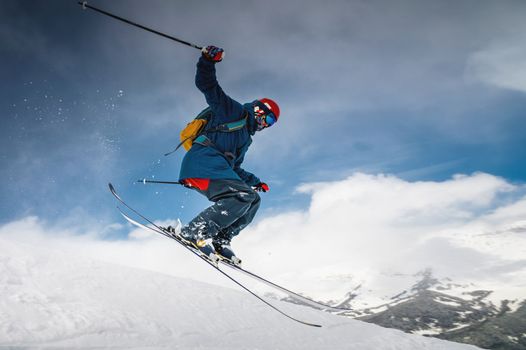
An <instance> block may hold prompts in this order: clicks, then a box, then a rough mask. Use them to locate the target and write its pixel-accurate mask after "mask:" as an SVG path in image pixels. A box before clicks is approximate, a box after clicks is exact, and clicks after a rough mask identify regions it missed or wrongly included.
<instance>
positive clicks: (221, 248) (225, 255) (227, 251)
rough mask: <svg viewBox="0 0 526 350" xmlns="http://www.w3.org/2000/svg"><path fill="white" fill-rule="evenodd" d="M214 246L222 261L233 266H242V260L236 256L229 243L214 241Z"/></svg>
mask: <svg viewBox="0 0 526 350" xmlns="http://www.w3.org/2000/svg"><path fill="white" fill-rule="evenodd" d="M212 245H213V246H214V249H215V251H216V254H217V256H219V258H220V259H221V260H225V261H227V262H228V263H231V264H232V265H236V266H241V259H239V258H238V257H237V256H236V254H235V253H234V251H233V250H232V247H231V246H230V242H229V241H226V240H219V241H218V240H214V241H212Z"/></svg>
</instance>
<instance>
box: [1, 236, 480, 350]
mask: <svg viewBox="0 0 526 350" xmlns="http://www.w3.org/2000/svg"><path fill="white" fill-rule="evenodd" d="M272 302H274V303H277V305H279V307H282V308H283V309H285V310H286V311H287V312H290V313H291V314H293V315H294V316H296V317H298V318H302V319H305V320H307V321H312V322H319V323H321V324H322V325H323V328H321V329H316V328H312V327H307V326H303V325H300V324H296V323H294V322H292V321H291V320H289V319H287V318H284V317H283V316H281V315H280V314H278V313H276V312H275V311H273V310H271V309H269V308H267V307H265V306H264V305H262V304H261V303H260V302H258V301H257V300H256V299H254V298H253V297H252V296H250V295H247V294H246V293H244V292H241V291H237V290H233V289H229V288H223V287H218V286H212V285H209V284H205V283H202V282H196V281H193V280H190V279H182V278H176V277H172V276H167V275H163V274H160V273H156V272H151V271H146V270H139V269H136V268H131V267H125V266H120V265H114V264H110V263H107V262H103V261H97V260H90V259H88V258H86V257H77V256H75V255H73V254H71V253H66V252H63V251H60V250H53V249H51V248H46V247H42V246H36V245H32V244H28V243H21V242H18V241H14V240H12V239H8V238H6V237H0V348H2V347H23V348H31V347H38V348H54V347H66V348H86V347H95V348H98V347H124V348H141V349H145V348H148V349H159V348H166V349H360V350H367V349H374V350H378V349H404V350H410V349H453V350H454V349H475V347H473V346H468V345H462V344H456V343H451V342H446V341H442V340H438V339H433V338H425V337H420V336H415V335H409V334H405V333H402V332H400V331H397V330H392V329H385V328H381V327H379V326H376V325H372V324H368V323H363V322H360V321H355V320H350V319H347V318H343V317H339V316H334V315H330V314H327V313H323V312H319V311H316V310H312V309H309V308H305V307H301V306H297V305H291V304H289V303H283V302H278V301H272Z"/></svg>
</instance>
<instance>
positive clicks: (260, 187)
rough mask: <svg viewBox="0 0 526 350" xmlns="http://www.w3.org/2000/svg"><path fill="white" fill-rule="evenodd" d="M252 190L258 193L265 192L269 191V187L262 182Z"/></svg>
mask: <svg viewBox="0 0 526 350" xmlns="http://www.w3.org/2000/svg"><path fill="white" fill-rule="evenodd" d="M254 190H256V191H258V192H267V191H270V187H268V185H267V184H266V183H264V182H260V183H258V184H257V185H256V186H254Z"/></svg>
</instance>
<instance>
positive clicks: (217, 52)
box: [201, 45, 225, 62]
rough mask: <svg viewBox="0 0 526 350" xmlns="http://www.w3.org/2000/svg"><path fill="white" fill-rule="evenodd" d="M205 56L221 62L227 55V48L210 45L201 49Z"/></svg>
mask: <svg viewBox="0 0 526 350" xmlns="http://www.w3.org/2000/svg"><path fill="white" fill-rule="evenodd" d="M201 52H202V53H203V56H204V57H205V58H206V59H207V60H209V61H211V62H221V60H222V59H223V57H225V50H223V49H222V48H220V47H216V46H212V45H209V46H207V47H203V48H202V49H201Z"/></svg>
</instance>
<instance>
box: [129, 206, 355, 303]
mask: <svg viewBox="0 0 526 350" xmlns="http://www.w3.org/2000/svg"><path fill="white" fill-rule="evenodd" d="M119 211H120V213H121V215H122V216H123V217H124V218H125V219H126V220H127V221H128V222H130V223H131V224H132V225H135V226H137V227H141V228H144V229H146V230H152V231H155V232H157V233H161V232H158V231H156V230H155V229H154V228H153V227H150V226H147V225H144V224H141V223H140V222H137V221H135V220H133V219H132V218H130V217H129V216H128V215H126V214H125V213H124V212H123V211H122V210H120V208H119ZM170 238H173V239H175V240H177V241H178V242H179V243H181V244H184V243H183V242H181V241H180V240H179V239H177V237H174V236H170ZM188 247H189V248H190V249H191V250H193V251H194V252H196V253H197V254H200V252H199V251H198V250H197V249H195V248H194V247H191V246H188ZM202 257H203V258H205V259H208V258H207V257H206V256H204V255H202ZM219 262H220V263H221V264H222V265H226V266H228V267H229V268H231V269H234V270H235V271H238V272H240V273H242V274H244V275H246V276H248V277H251V278H253V279H255V280H257V281H259V282H261V283H263V284H266V285H267V286H270V287H272V288H274V289H276V290H279V291H281V292H283V293H285V294H287V295H288V296H290V297H291V298H293V299H296V301H299V302H300V303H304V304H307V305H309V306H311V307H313V308H315V309H319V310H323V311H327V310H330V311H335V312H344V311H351V309H347V308H341V307H336V306H331V305H328V304H324V303H321V302H319V301H315V300H312V299H310V298H307V297H305V296H303V295H301V294H298V293H295V292H293V291H291V290H289V289H287V288H285V287H282V286H280V285H278V284H276V283H273V282H271V281H269V280H268V279H266V278H264V277H261V276H259V275H258V274H255V273H253V272H250V271H248V270H245V269H243V268H242V267H240V266H237V265H235V264H233V263H231V262H229V261H228V260H224V259H221V258H220V259H219Z"/></svg>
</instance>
